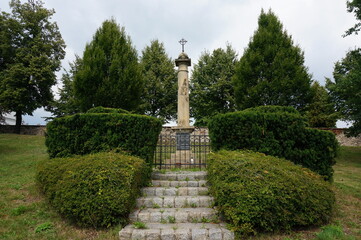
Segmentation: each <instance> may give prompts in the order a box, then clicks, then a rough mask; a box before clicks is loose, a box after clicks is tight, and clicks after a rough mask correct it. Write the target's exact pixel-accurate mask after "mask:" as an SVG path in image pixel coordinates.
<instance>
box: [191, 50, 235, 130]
mask: <svg viewBox="0 0 361 240" xmlns="http://www.w3.org/2000/svg"><path fill="white" fill-rule="evenodd" d="M236 62H237V54H236V52H235V51H234V50H233V49H232V47H231V46H230V45H227V47H226V49H222V48H218V49H216V50H214V51H213V52H212V54H211V53H209V52H207V51H205V52H203V53H202V55H201V57H200V58H199V60H198V63H197V64H196V65H195V66H194V70H193V74H192V79H191V87H190V89H191V94H190V104H191V114H192V116H193V117H194V118H195V119H196V123H195V124H196V125H205V124H206V122H207V119H209V118H210V117H212V116H214V115H216V114H218V113H226V112H232V111H235V99H234V90H233V86H232V76H233V75H234V72H235V64H236Z"/></svg>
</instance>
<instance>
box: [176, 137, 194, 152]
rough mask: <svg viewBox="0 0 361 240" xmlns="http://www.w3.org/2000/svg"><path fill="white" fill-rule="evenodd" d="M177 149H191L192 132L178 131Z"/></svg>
mask: <svg viewBox="0 0 361 240" xmlns="http://www.w3.org/2000/svg"><path fill="white" fill-rule="evenodd" d="M176 136H177V150H191V134H190V133H177V134H176Z"/></svg>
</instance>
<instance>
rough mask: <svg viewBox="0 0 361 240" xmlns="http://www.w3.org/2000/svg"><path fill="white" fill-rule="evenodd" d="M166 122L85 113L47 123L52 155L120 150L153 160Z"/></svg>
mask: <svg viewBox="0 0 361 240" xmlns="http://www.w3.org/2000/svg"><path fill="white" fill-rule="evenodd" d="M161 129H162V122H161V121H160V120H158V119H156V118H153V117H148V116H144V115H136V114H119V113H85V114H76V115H72V116H66V117H62V118H56V119H54V120H53V121H52V122H49V123H48V124H47V134H46V141H45V144H46V146H47V147H48V152H49V154H50V157H52V158H54V157H66V156H71V155H84V154H88V153H95V152H101V151H109V150H112V149H120V150H122V151H126V152H129V153H130V154H132V155H136V156H139V157H141V158H144V159H146V161H147V162H148V163H151V162H152V158H153V152H154V150H155V147H156V144H157V140H158V135H159V133H160V131H161Z"/></svg>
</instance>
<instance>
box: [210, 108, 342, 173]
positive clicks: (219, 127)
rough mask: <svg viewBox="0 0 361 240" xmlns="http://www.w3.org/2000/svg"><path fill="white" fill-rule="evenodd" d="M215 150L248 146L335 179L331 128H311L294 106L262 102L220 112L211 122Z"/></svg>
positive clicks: (333, 136) (336, 149)
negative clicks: (232, 110) (328, 130)
mask: <svg viewBox="0 0 361 240" xmlns="http://www.w3.org/2000/svg"><path fill="white" fill-rule="evenodd" d="M208 127H209V134H210V138H211V144H212V149H213V150H216V151H217V150H220V149H227V150H237V149H248V150H252V151H255V152H262V153H265V154H267V155H272V156H276V157H281V158H286V159H288V160H290V161H292V162H294V163H296V164H300V165H302V166H303V167H307V168H309V169H311V170H312V171H315V172H317V173H318V174H320V175H322V176H323V177H324V179H325V180H332V175H333V169H332V166H333V165H334V164H335V157H336V156H337V152H338V142H337V139H336V137H335V135H334V134H333V133H331V132H327V131H321V130H315V129H309V128H307V126H306V121H305V118H303V117H302V116H301V115H300V113H298V112H297V111H296V110H295V109H294V108H292V107H281V106H262V107H256V108H250V109H246V110H244V111H240V112H232V113H226V114H218V115H216V116H215V117H213V118H212V119H211V120H210V122H209V124H208Z"/></svg>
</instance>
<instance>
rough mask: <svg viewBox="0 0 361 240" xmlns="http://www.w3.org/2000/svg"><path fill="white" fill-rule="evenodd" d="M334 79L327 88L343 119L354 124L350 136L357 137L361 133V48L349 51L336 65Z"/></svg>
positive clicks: (328, 82)
mask: <svg viewBox="0 0 361 240" xmlns="http://www.w3.org/2000/svg"><path fill="white" fill-rule="evenodd" d="M333 78H334V82H332V81H331V80H330V79H328V80H327V83H326V87H327V89H328V90H329V91H330V94H331V97H332V99H333V101H334V103H335V104H336V109H337V110H338V111H339V112H340V113H341V115H342V119H343V120H346V121H351V122H352V123H353V125H352V127H350V128H349V132H348V134H349V135H350V136H357V135H358V134H360V133H361V48H357V49H354V50H352V51H349V52H348V53H347V54H346V57H345V58H343V59H342V60H341V61H338V62H337V63H336V64H335V68H334V72H333Z"/></svg>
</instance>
